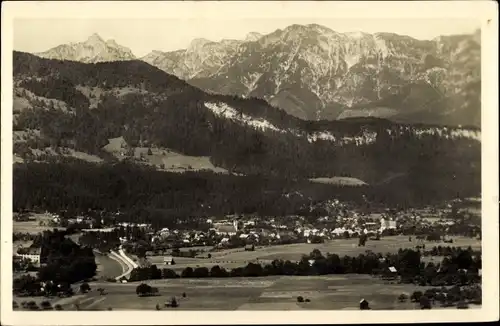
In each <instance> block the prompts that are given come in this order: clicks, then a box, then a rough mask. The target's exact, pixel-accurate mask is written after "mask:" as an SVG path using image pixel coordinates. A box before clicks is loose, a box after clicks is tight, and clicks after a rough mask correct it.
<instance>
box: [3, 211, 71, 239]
mask: <svg viewBox="0 0 500 326" xmlns="http://www.w3.org/2000/svg"><path fill="white" fill-rule="evenodd" d="M31 218H32V219H31V220H29V221H15V220H14V221H12V229H13V232H20V233H30V234H38V233H40V232H43V231H46V230H53V229H58V230H63V229H64V228H62V227H53V226H50V225H49V223H50V221H51V220H52V217H51V216H50V215H49V214H33V215H32V217H31Z"/></svg>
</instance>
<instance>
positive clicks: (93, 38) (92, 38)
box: [85, 33, 105, 45]
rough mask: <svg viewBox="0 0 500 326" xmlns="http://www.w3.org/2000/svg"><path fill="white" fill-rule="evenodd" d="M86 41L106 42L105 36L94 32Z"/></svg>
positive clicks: (91, 43) (94, 42)
mask: <svg viewBox="0 0 500 326" xmlns="http://www.w3.org/2000/svg"><path fill="white" fill-rule="evenodd" d="M85 43H87V44H89V45H93V44H102V43H105V42H104V40H103V38H102V37H101V36H99V34H97V33H94V34H92V35H90V36H89V38H88V39H87V41H86V42H85Z"/></svg>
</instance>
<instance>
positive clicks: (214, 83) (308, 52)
mask: <svg viewBox="0 0 500 326" xmlns="http://www.w3.org/2000/svg"><path fill="white" fill-rule="evenodd" d="M480 54H481V42H480V32H479V31H478V32H476V33H474V34H471V35H454V36H441V37H437V38H435V39H433V40H417V39H414V38H411V37H409V36H404V35H397V34H392V33H375V34H367V33H362V32H353V33H337V32H335V31H333V30H331V29H329V28H326V27H324V26H320V25H317V24H311V25H305V26H304V25H291V26H289V27H287V28H285V29H283V30H281V29H279V30H276V31H275V32H273V33H270V34H268V35H261V34H258V33H249V34H248V35H247V36H246V37H245V38H244V39H243V40H222V41H220V42H213V41H210V40H206V39H195V40H193V41H192V42H191V44H190V45H189V47H188V48H187V49H182V50H177V51H173V52H161V51H153V52H151V53H149V54H148V55H146V56H145V57H143V58H141V60H143V61H145V62H147V63H149V64H151V65H153V66H156V67H157V68H160V69H162V70H163V71H165V72H167V73H170V74H173V75H175V76H177V77H179V78H182V79H185V80H187V81H188V82H189V83H191V84H192V85H194V86H197V87H199V88H202V89H204V90H206V91H209V92H214V93H221V94H230V95H238V96H243V97H257V98H262V99H265V100H266V101H268V102H269V103H270V104H272V105H273V106H277V107H280V108H282V109H284V110H285V111H287V112H288V113H290V114H292V115H294V116H296V117H299V118H302V119H308V120H321V119H328V120H335V119H344V118H348V117H366V116H372V117H380V118H389V119H391V120H394V121H400V122H411V123H420V122H421V123H433V124H434V123H437V124H451V125H460V124H462V125H474V126H479V125H480V120H481V103H480V93H481V59H480ZM38 55H39V56H42V57H45V58H53V59H61V60H74V61H82V62H87V63H88V62H99V61H118V60H130V59H133V58H134V56H133V54H132V53H131V51H130V50H129V49H127V48H125V47H122V46H119V45H117V44H116V43H115V42H113V41H107V42H105V41H103V40H102V39H101V38H100V37H99V36H98V35H92V36H91V37H90V38H89V39H88V40H87V41H86V42H83V43H77V44H69V45H61V46H58V47H56V48H54V49H51V50H49V51H47V52H44V53H39V54H38Z"/></svg>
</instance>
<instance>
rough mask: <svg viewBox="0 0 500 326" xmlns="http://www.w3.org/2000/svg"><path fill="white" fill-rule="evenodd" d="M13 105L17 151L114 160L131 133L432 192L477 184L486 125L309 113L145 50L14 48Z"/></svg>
mask: <svg viewBox="0 0 500 326" xmlns="http://www.w3.org/2000/svg"><path fill="white" fill-rule="evenodd" d="M13 110H14V132H15V135H16V133H17V135H18V136H15V139H14V140H15V142H14V153H15V155H16V156H17V157H19V158H22V159H23V160H24V161H25V162H30V161H34V160H35V161H36V160H38V161H47V160H52V161H54V160H60V159H62V157H61V158H60V157H58V156H55V155H52V154H48V153H47V152H44V153H45V154H42V155H41V156H40V155H38V154H36V153H35V152H34V150H43V151H45V149H47V148H52V149H54V151H64V150H66V149H68V150H72V151H78V152H81V153H87V154H92V155H95V156H98V157H100V158H102V159H104V160H106V161H114V160H116V157H115V156H113V155H111V154H110V153H109V152H106V151H105V150H103V147H105V146H106V145H108V144H109V139H113V138H119V137H123V140H124V141H125V142H126V143H127V145H128V146H130V147H131V148H153V149H154V148H159V149H169V150H171V151H174V152H176V153H178V154H180V155H185V156H189V157H203V158H206V159H207V160H209V161H210V163H211V164H212V165H213V166H214V167H216V168H221V169H224V170H227V171H228V173H230V174H231V173H237V174H244V175H264V176H270V177H271V176H272V177H284V178H291V179H301V178H331V177H353V178H357V179H360V180H362V181H364V182H366V183H368V184H376V183H378V182H380V181H383V180H386V179H387V178H388V177H389V176H391V175H394V174H404V175H405V176H407V177H405V178H403V179H401V178H398V179H397V181H398V182H399V183H401V182H405V183H406V184H407V185H408V184H411V186H408V187H413V188H414V189H419V191H421V192H423V193H428V194H432V191H430V190H429V189H435V191H436V192H438V190H439V189H443V188H449V189H450V191H452V192H454V193H464V194H467V196H474V195H476V194H477V192H478V191H479V190H480V182H479V187H478V180H480V157H481V154H480V153H481V143H480V130H479V129H478V128H473V127H471V128H465V127H461V128H459V127H449V126H448V127H445V126H440V125H423V124H421V125H412V124H400V123H393V122H391V121H389V120H386V119H380V118H370V117H368V118H366V117H361V118H350V119H346V120H339V121H326V120H324V121H306V120H301V119H299V118H297V117H294V116H292V115H289V114H287V113H286V112H285V111H284V110H280V109H277V108H275V107H273V106H270V105H269V104H268V103H267V102H266V101H264V100H261V99H256V98H248V99H243V98H239V97H236V96H223V95H214V94H208V93H205V92H204V91H202V90H200V89H198V88H196V87H193V86H191V85H190V84H188V83H186V82H185V81H182V80H180V79H179V78H177V77H175V76H172V75H169V74H167V73H165V72H164V71H162V70H160V69H158V68H156V67H153V66H151V65H149V64H147V63H145V62H143V61H139V60H132V61H114V62H103V63H90V64H86V63H80V62H74V61H61V60H50V59H43V58H40V57H37V56H35V55H31V54H27V53H20V52H15V53H14V108H13ZM20 134H22V135H23V136H22V137H20ZM51 153H52V152H51ZM126 155H127V157H128V159H130V160H135V158H134V157H135V154H126ZM160 164H161V163H160Z"/></svg>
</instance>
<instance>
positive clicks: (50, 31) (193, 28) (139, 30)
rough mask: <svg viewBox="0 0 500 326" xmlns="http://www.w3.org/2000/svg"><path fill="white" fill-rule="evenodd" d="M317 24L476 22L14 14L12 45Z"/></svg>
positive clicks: (416, 29) (150, 44) (371, 29)
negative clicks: (23, 16)
mask: <svg viewBox="0 0 500 326" xmlns="http://www.w3.org/2000/svg"><path fill="white" fill-rule="evenodd" d="M313 23H315V24H319V25H323V26H326V27H329V28H331V29H332V30H334V31H337V32H354V31H362V32H366V33H376V32H391V33H396V34H403V35H408V36H412V37H414V38H417V39H432V38H434V37H436V36H439V35H450V34H462V33H472V32H473V31H474V30H475V29H477V28H479V27H480V24H479V21H477V20H473V19H461V18H460V19H451V20H450V19H435V18H434V19H428V18H426V19H359V18H358V19H342V18H341V19H339V18H333V19H325V18H319V19H318V18H316V19H315V18H310V19H308V18H298V19H290V18H286V19H276V18H275V19H270V18H246V19H238V20H229V19H212V20H210V19H194V18H186V19H179V18H168V19H46V18H30V19H16V20H14V49H15V50H18V51H24V52H43V51H46V50H48V49H50V48H52V47H55V46H57V45H60V44H66V43H70V42H75V43H76V42H82V41H85V40H86V39H87V38H88V37H89V36H90V35H91V34H93V33H97V34H99V35H100V36H101V37H102V38H103V39H105V40H109V39H114V40H115V41H116V42H117V43H118V44H120V45H123V46H126V47H128V48H130V49H131V50H132V52H133V53H134V54H135V55H136V56H138V57H141V56H144V55H146V54H147V53H149V52H151V51H152V50H160V51H172V50H179V49H184V48H186V47H187V46H188V45H189V43H190V42H191V41H192V40H193V39H195V38H206V39H209V40H212V41H220V40H221V39H243V38H245V36H246V35H247V34H248V33H249V32H259V33H262V34H268V33H271V32H273V31H275V30H277V29H279V28H281V29H283V28H285V27H287V26H289V25H292V24H301V25H302V24H303V25H305V24H313Z"/></svg>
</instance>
